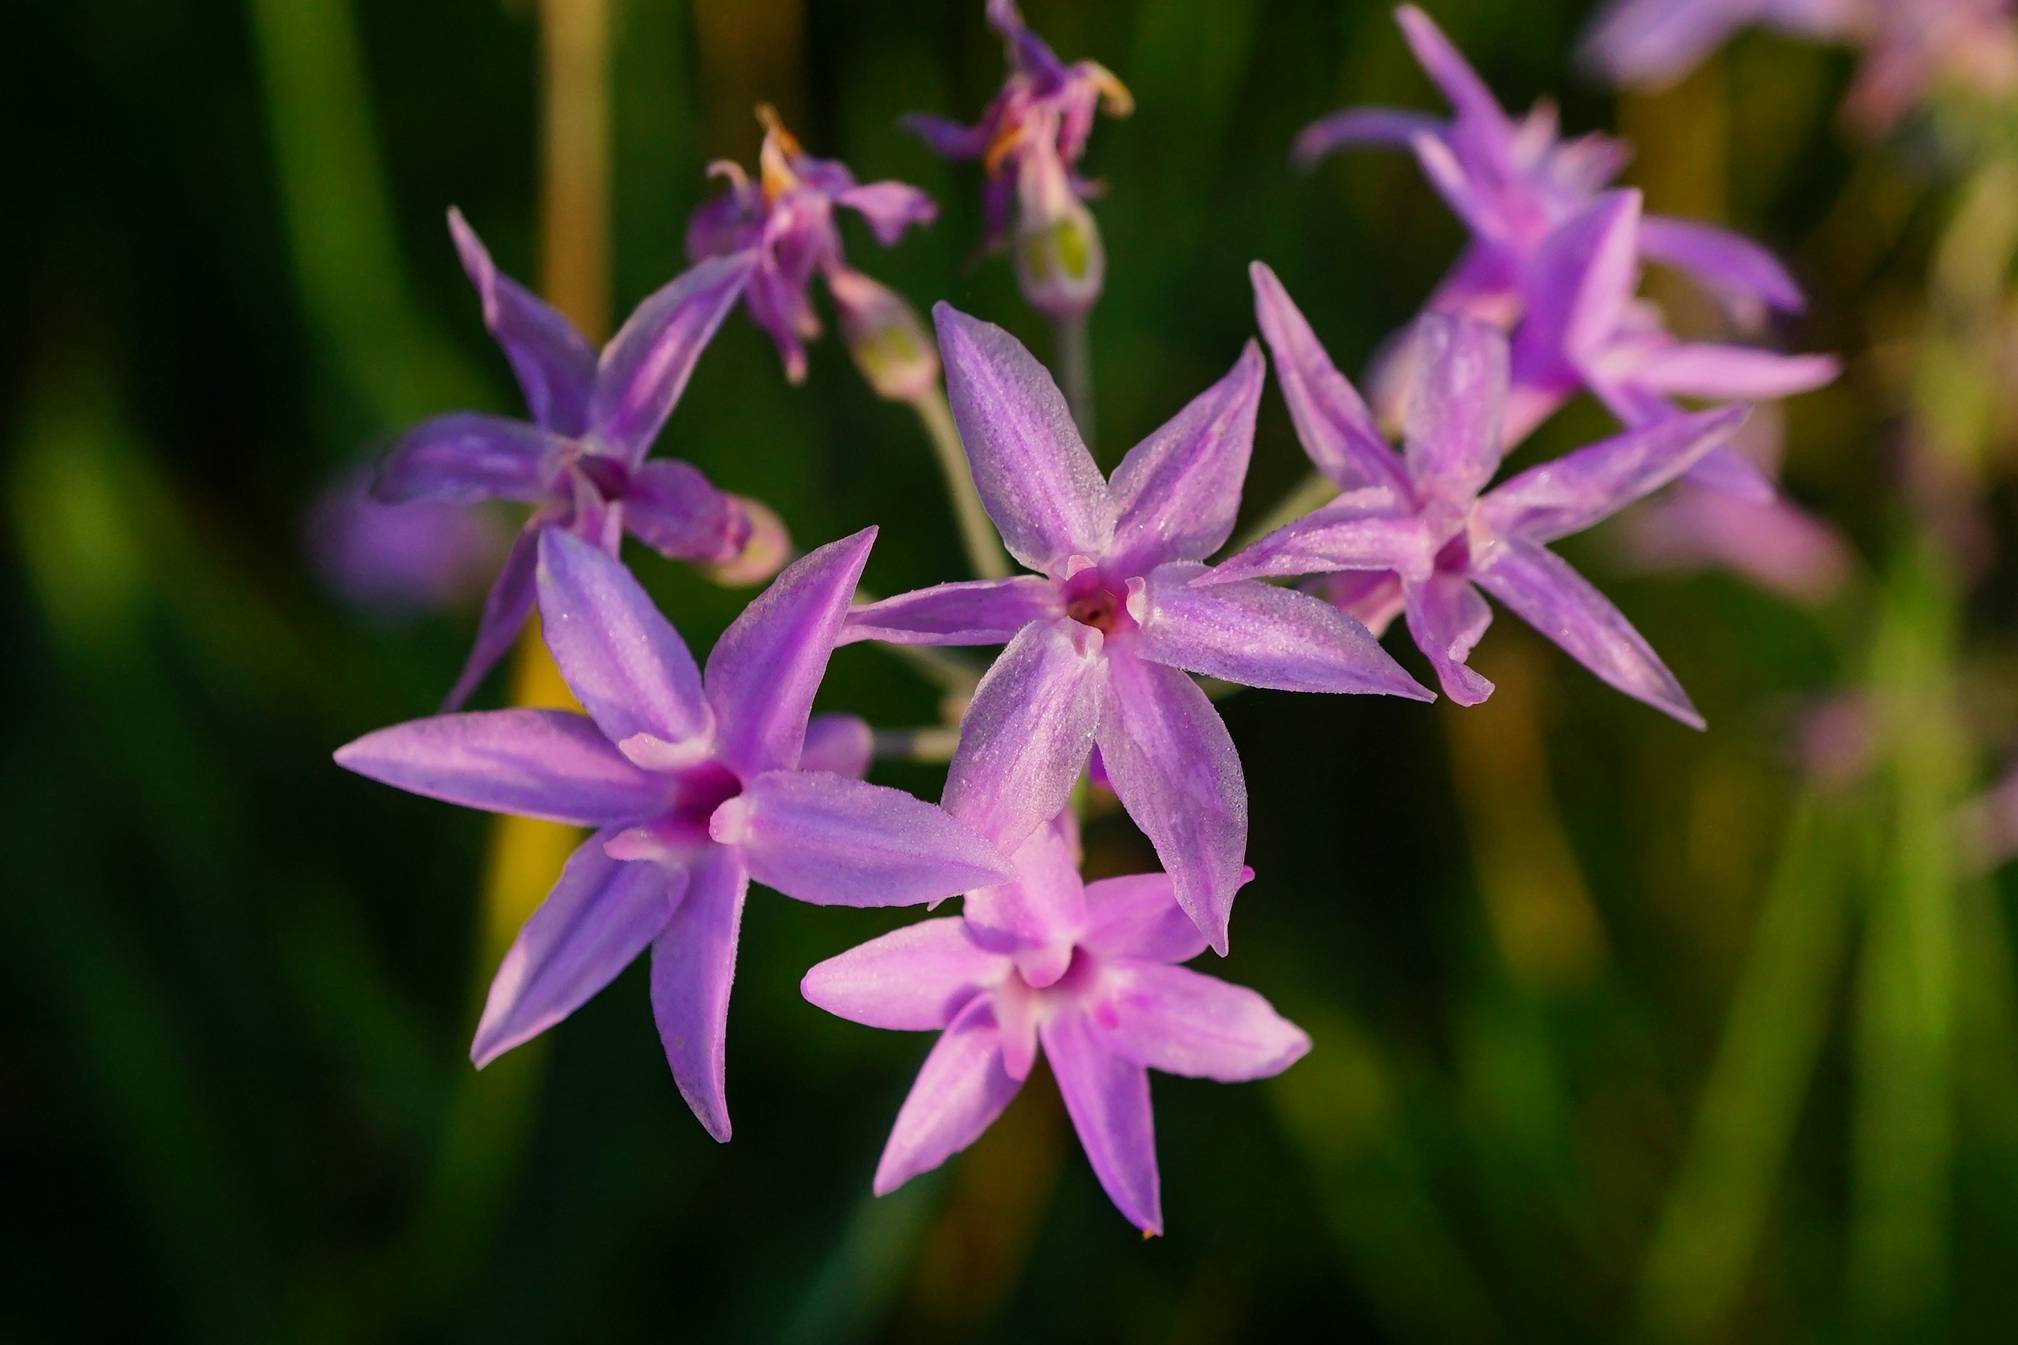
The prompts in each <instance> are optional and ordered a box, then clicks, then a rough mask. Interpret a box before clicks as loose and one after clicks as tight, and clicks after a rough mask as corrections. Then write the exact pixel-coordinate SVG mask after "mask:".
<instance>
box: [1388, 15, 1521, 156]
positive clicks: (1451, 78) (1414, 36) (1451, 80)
mask: <svg viewBox="0 0 2018 1345" xmlns="http://www.w3.org/2000/svg"><path fill="white" fill-rule="evenodd" d="M1394 21H1395V22H1396V23H1398V24H1400V25H1401V32H1402V36H1403V37H1404V38H1406V39H1407V41H1408V46H1409V50H1410V51H1412V52H1414V53H1415V59H1416V64H1418V65H1420V66H1421V67H1422V69H1423V73H1424V74H1426V75H1428V76H1429V77H1430V79H1431V80H1432V81H1433V82H1434V83H1435V84H1436V86H1437V88H1439V89H1441V90H1442V91H1443V96H1444V98H1445V99H1447V100H1448V101H1449V103H1450V106H1451V110H1452V111H1453V112H1455V113H1456V114H1457V115H1458V119H1459V120H1460V121H1466V122H1473V123H1475V124H1476V128H1477V129H1478V130H1479V131H1487V130H1490V131H1496V132H1500V133H1502V134H1504V135H1506V136H1508V137H1511V136H1512V134H1513V124H1512V123H1511V122H1509V121H1508V120H1507V115H1506V113H1505V112H1504V111H1502V110H1501V108H1500V105H1499V102H1498V100H1497V99H1495V98H1494V97H1493V96H1492V90H1490V89H1488V88H1487V87H1486V85H1485V81H1484V80H1482V79H1480V78H1479V77H1478V72H1477V71H1476V70H1473V69H1472V68H1471V63H1470V62H1468V61H1466V60H1465V58H1464V57H1463V55H1462V54H1460V53H1459V51H1458V49H1457V48H1456V47H1454V46H1452V45H1451V41H1450V39H1449V38H1448V37H1445V36H1444V34H1443V30H1442V29H1441V28H1438V27H1437V26H1436V24H1435V23H1434V22H1433V21H1431V19H1430V17H1429V15H1427V14H1425V13H1423V12H1422V11H1421V10H1420V9H1417V8H1416V7H1415V6H1414V5H1403V6H1402V7H1401V8H1400V9H1397V10H1396V11H1395V12H1394Z"/></svg>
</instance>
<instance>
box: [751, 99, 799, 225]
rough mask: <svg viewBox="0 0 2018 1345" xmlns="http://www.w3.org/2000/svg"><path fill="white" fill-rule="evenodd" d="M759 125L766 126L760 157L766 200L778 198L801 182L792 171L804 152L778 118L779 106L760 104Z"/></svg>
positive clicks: (758, 105) (758, 160)
mask: <svg viewBox="0 0 2018 1345" xmlns="http://www.w3.org/2000/svg"><path fill="white" fill-rule="evenodd" d="M757 124H758V125H760V126H762V127H763V128H764V148H763V151H762V152H761V153H760V154H759V155H758V156H757V163H758V166H759V168H760V169H761V170H762V176H763V181H764V199H765V200H766V201H775V200H777V199H778V198H779V197H780V196H783V195H784V194H785V193H786V192H788V191H790V190H791V189H792V188H794V187H796V186H798V185H799V175H798V174H797V173H795V172H793V171H792V160H793V158H795V157H796V156H797V155H799V154H801V153H803V152H804V151H802V150H801V149H800V148H799V138H798V137H797V136H795V135H793V134H792V133H791V132H790V131H788V130H786V129H785V123H784V122H782V121H780V120H779V119H778V109H776V108H775V107H772V106H771V105H770V104H769V103H759V104H757Z"/></svg>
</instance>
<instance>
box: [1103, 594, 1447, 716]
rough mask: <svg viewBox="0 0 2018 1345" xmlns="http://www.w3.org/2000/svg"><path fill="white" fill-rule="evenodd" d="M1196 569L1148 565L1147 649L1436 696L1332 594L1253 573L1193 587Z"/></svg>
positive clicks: (1216, 670) (1323, 682)
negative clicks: (1319, 594)
mask: <svg viewBox="0 0 2018 1345" xmlns="http://www.w3.org/2000/svg"><path fill="white" fill-rule="evenodd" d="M1200 573H1203V571H1202V570H1201V569H1200V567H1198V566H1194V565H1182V564H1180V565H1165V566H1162V567H1160V568H1159V569H1157V570H1155V571H1154V572H1153V573H1151V575H1150V576H1149V588H1148V594H1149V612H1148V616H1147V618H1146V619H1145V620H1144V622H1143V624H1142V644H1141V647H1140V653H1141V656H1142V657H1143V658H1145V659H1148V660H1150V661H1151V662H1154V663H1162V664H1166V665H1168V666H1169V667H1172V668H1182V669H1184V670H1185V671H1186V672H1195V673H1200V674H1202V675H1204V676H1206V677H1220V678H1224V679H1225V680H1227V681H1229V682H1238V683H1240V684H1241V685H1242V686H1252V687H1271V688H1274V689H1275V690H1278V691H1334V692H1356V693H1359V694H1362V695H1385V696H1406V697H1408V698H1409V699H1411V700H1425V701H1426V700H1434V699H1435V697H1434V696H1432V695H1431V694H1430V693H1429V692H1428V691H1427V690H1426V689H1424V688H1423V687H1422V686H1421V685H1419V684H1418V683H1417V682H1416V680H1415V679H1414V678H1413V677H1410V676H1409V675H1408V674H1407V673H1406V672H1403V671H1402V668H1401V665H1400V664H1399V663H1396V662H1395V661H1394V659H1393V658H1392V657H1391V656H1390V655H1389V654H1388V652H1387V651H1386V650H1385V649H1382V648H1381V647H1380V642H1379V641H1378V640H1376V639H1374V638H1373V636H1371V635H1369V634H1367V630H1366V627H1364V626H1362V625H1360V624H1359V623H1358V622H1357V621H1354V620H1353V619H1352V618H1351V617H1349V616H1347V615H1346V614H1345V613H1343V612H1341V611H1339V610H1338V609H1337V608H1336V607H1333V606H1332V605H1331V604H1330V603H1327V602H1324V601H1322V600H1320V599H1317V598H1313V597H1311V596H1310V595H1309V594H1308V593H1298V592H1297V591H1296V590H1295V589H1288V588H1275V587H1272V586H1270V585H1268V584H1263V583H1260V582H1257V581H1254V580H1248V581H1245V582H1240V583H1232V584H1212V585H1209V586H1198V587H1192V586H1190V584H1189V581H1190V580H1191V579H1193V578H1195V577H1196V576H1197V575H1198V574H1200Z"/></svg>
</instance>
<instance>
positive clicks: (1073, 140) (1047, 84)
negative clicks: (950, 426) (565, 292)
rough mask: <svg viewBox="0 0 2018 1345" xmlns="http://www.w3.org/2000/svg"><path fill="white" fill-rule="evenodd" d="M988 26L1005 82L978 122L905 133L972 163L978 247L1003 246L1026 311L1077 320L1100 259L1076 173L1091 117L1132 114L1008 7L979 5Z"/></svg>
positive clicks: (926, 123) (1085, 190) (912, 122)
mask: <svg viewBox="0 0 2018 1345" xmlns="http://www.w3.org/2000/svg"><path fill="white" fill-rule="evenodd" d="M988 22H989V23H990V24H991V25H992V26H993V27H994V29H995V31H997V32H998V33H1000V34H1001V35H1002V39H1003V42H1004V44H1005V46H1006V47H1007V49H1008V60H1009V77H1008V79H1007V80H1005V81H1004V82H1003V85H1002V90H1001V92H1000V93H998V94H996V95H995V98H994V101H993V102H991V103H989V104H988V107H987V109H986V110H985V111H984V112H982V114H981V120H980V121H979V122H977V123H975V124H974V125H972V126H963V125H961V124H960V123H958V122H954V121H948V120H947V119H945V118H943V117H935V116H932V115H930V114H927V113H914V114H913V115H911V116H909V117H907V118H905V125H907V126H908V127H910V128H911V129H912V130H914V131H916V132H917V133H918V134H919V135H920V136H921V137H923V139H924V140H925V143H926V144H928V145H930V146H931V147H932V148H933V149H934V150H936V151H937V152H938V153H940V154H941V155H944V156H945V157H946V158H949V159H957V160H975V161H979V162H980V164H981V166H982V170H983V172H984V173H985V174H986V175H987V181H986V184H985V185H984V186H983V188H982V210H983V215H984V228H985V230H986V234H985V242H986V245H987V246H988V247H991V248H993V247H998V246H1000V245H1001V244H1002V243H1003V242H1004V241H1005V240H1007V239H1008V238H1009V234H1010V218H1011V211H1012V209H1013V211H1014V216H1015V238H1014V244H1013V250H1014V256H1015V262H1016V278H1017V281H1018V284H1019V285H1020V287H1021V289H1022V291H1023V297H1024V299H1025V300H1026V301H1028V303H1029V304H1030V306H1031V307H1032V308H1035V309H1037V310H1038V311H1039V312H1041V313H1045V314H1048V315H1050V316H1052V317H1056V318H1071V317H1076V316H1078V315H1079V314H1081V313H1084V312H1085V311H1086V310H1087V309H1088V308H1090V307H1092V305H1093V302H1094V300H1096V299H1098V298H1099V297H1100V287H1101V283H1102V281H1103V279H1104V277H1105V274H1106V266H1107V262H1106V252H1105V250H1104V248H1103V247H1102V245H1101V242H1100V230H1099V227H1098V226H1097V225H1096V224H1095V223H1094V220H1093V213H1092V212H1091V211H1089V210H1088V209H1087V208H1086V206H1085V204H1084V202H1085V200H1086V198H1088V197H1090V196H1093V195H1095V194H1097V190H1098V187H1097V184H1095V183H1093V182H1091V181H1089V180H1087V179H1086V178H1084V177H1082V176H1081V175H1080V174H1079V171H1078V165H1079V159H1080V156H1081V155H1083V154H1084V153H1085V152H1086V141H1087V138H1088V137H1089V136H1090V135H1091V134H1092V131H1093V117H1094V114H1095V112H1096V111H1104V112H1106V113H1107V115H1108V116H1110V117H1125V116H1127V115H1128V114H1129V113H1130V112H1132V111H1134V109H1135V103H1134V100H1133V99H1132V98H1131V97H1130V96H1129V93H1128V90H1127V88H1126V87H1125V86H1124V85H1123V84H1122V83H1121V81H1120V80H1118V79H1116V78H1115V77H1114V75H1113V73H1112V72H1111V71H1109V70H1108V69H1107V68H1106V67H1105V66H1102V65H1099V64H1097V63H1095V62H1093V61H1075V62H1073V63H1072V64H1071V65H1067V64H1065V63H1064V62H1063V61H1060V60H1059V59H1058V57H1057V55H1056V54H1055V53H1054V52H1053V51H1052V50H1051V48H1050V47H1049V46H1048V45H1046V44H1045V42H1044V39H1043V38H1041V37H1039V36H1037V34H1035V33H1033V32H1031V31H1030V29H1029V27H1028V26H1026V25H1025V24H1024V22H1023V16H1022V14H1021V13H1020V12H1019V11H1018V10H1017V8H1016V4H1015V0H988Z"/></svg>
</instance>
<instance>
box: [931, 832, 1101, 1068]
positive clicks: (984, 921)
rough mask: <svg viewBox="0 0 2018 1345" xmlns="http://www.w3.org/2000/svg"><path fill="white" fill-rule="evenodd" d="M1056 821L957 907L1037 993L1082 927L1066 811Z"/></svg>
mask: <svg viewBox="0 0 2018 1345" xmlns="http://www.w3.org/2000/svg"><path fill="white" fill-rule="evenodd" d="M1060 819H1062V822H1063V824H1062V825H1061V821H1060V820H1054V821H1052V822H1051V823H1049V824H1047V825H1045V826H1041V827H1039V828H1037V830H1035V831H1033V832H1031V833H1030V835H1029V838H1028V839H1026V840H1025V841H1024V842H1023V844H1022V845H1020V846H1018V847H1017V849H1016V854H1015V856H1014V863H1015V876H1014V877H1012V878H1011V879H1010V880H1009V881H1008V882H1005V883H997V884H995V885H994V886H991V887H984V888H977V889H976V890H974V891H972V892H969V893H968V894H967V895H966V898H965V899H964V900H963V901H962V903H961V911H962V913H963V914H964V915H965V916H966V918H967V923H968V924H969V925H970V926H971V927H973V928H974V929H975V930H976V931H978V932H979V933H980V937H981V939H982V941H983V942H984V943H986V944H987V946H989V947H991V948H998V947H999V948H1004V949H1005V950H1007V951H1012V952H1013V953H1014V954H1015V955H1016V959H1017V963H1018V966H1019V967H1020V968H1022V969H1023V970H1024V979H1025V980H1026V981H1028V982H1030V984H1031V985H1032V986H1034V987H1035V988H1037V989H1040V990H1041V989H1043V988H1044V987H1045V986H1048V985H1051V984H1052V983H1054V982H1055V981H1057V979H1058V978H1059V977H1060V976H1062V975H1064V974H1065V968H1066V966H1067V965H1068V964H1069V963H1070V962H1071V960H1072V946H1073V942H1074V940H1076V939H1077V938H1078V936H1079V932H1080V930H1081V929H1083V928H1084V927H1085V924H1086V885H1085V883H1084V882H1082V881H1081V880H1080V877H1079V837H1078V830H1077V828H1076V827H1075V826H1073V825H1072V823H1071V814H1070V813H1069V812H1067V813H1063V814H1060ZM989 935H994V936H998V937H995V938H989V937H987V936H989ZM1033 972H1034V974H1032V973H1033ZM1011 1072H1012V1073H1013V1072H1014V1071H1011Z"/></svg>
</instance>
